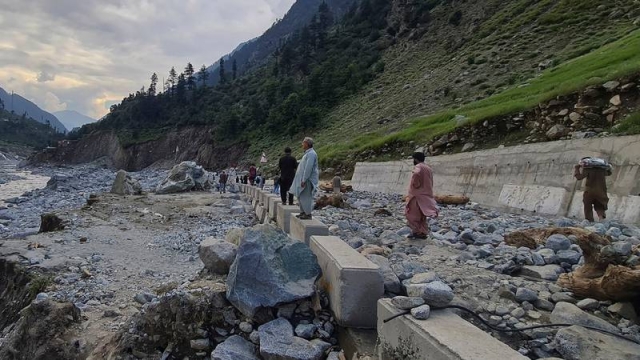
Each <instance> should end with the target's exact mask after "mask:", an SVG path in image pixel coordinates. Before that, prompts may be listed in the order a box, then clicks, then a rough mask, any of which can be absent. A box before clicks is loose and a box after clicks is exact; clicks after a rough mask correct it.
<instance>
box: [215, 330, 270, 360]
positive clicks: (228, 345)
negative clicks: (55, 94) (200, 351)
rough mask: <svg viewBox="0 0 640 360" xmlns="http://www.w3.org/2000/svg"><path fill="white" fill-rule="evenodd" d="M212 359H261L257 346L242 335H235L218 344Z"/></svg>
mask: <svg viewBox="0 0 640 360" xmlns="http://www.w3.org/2000/svg"><path fill="white" fill-rule="evenodd" d="M211 359H212V360H259V359H260V358H259V357H258V352H257V351H256V347H255V346H254V345H253V344H252V343H251V342H249V341H247V340H245V339H244V338H242V337H241V336H238V335H233V336H231V337H230V338H228V339H227V340H225V341H224V342H223V343H222V344H220V345H218V346H216V348H215V350H213V352H212V353H211Z"/></svg>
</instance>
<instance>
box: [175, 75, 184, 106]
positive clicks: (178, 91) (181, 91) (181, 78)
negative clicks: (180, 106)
mask: <svg viewBox="0 0 640 360" xmlns="http://www.w3.org/2000/svg"><path fill="white" fill-rule="evenodd" d="M186 84H187V80H186V78H185V76H184V74H180V75H178V83H177V85H176V96H177V97H178V100H179V101H182V100H184V99H185V88H186Z"/></svg>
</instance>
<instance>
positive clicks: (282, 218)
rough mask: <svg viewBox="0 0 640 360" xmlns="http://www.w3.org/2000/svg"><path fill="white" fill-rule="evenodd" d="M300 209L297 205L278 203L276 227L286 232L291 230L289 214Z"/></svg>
mask: <svg viewBox="0 0 640 360" xmlns="http://www.w3.org/2000/svg"><path fill="white" fill-rule="evenodd" d="M299 211H300V207H299V206H295V205H283V204H282V203H280V204H278V209H277V210H276V212H277V216H278V217H277V221H276V222H277V223H278V227H280V229H282V231H284V232H286V233H287V234H288V233H290V232H291V215H292V214H295V213H297V212H299Z"/></svg>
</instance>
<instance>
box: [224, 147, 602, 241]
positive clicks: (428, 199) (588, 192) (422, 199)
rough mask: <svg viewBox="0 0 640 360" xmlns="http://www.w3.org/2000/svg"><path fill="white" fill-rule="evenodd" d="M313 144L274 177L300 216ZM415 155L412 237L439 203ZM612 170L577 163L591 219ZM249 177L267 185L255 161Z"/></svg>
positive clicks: (310, 199) (313, 177) (425, 229)
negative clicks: (300, 156)
mask: <svg viewBox="0 0 640 360" xmlns="http://www.w3.org/2000/svg"><path fill="white" fill-rule="evenodd" d="M313 145H314V141H313V139H312V138H309V137H306V138H304V140H303V141H302V149H303V151H304V155H303V156H302V159H301V160H300V163H298V161H297V160H296V159H295V158H294V157H293V156H292V155H291V148H289V147H287V148H285V150H284V156H282V157H281V158H280V160H279V162H278V169H279V170H280V174H279V176H277V177H276V178H275V179H274V192H275V193H278V192H279V193H280V197H281V200H282V203H283V204H285V205H286V204H289V205H293V199H294V197H296V198H297V199H298V205H299V206H300V214H298V215H297V217H298V218H300V219H311V211H312V210H313V205H314V197H315V194H316V192H317V191H318V183H319V169H318V155H317V154H316V152H315V150H314V149H313ZM412 158H413V164H414V169H413V172H412V174H411V180H410V181H409V188H408V191H407V196H406V198H405V201H406V205H405V217H406V219H407V224H408V226H409V227H410V228H411V235H409V238H410V239H426V238H427V236H428V234H429V226H428V222H427V220H428V219H429V218H436V217H438V206H437V204H436V200H435V196H434V193H433V172H432V170H431V168H430V167H429V166H428V165H427V164H425V155H424V153H422V152H415V153H413V155H412ZM583 160H584V159H583ZM610 174H611V172H610V170H607V169H606V168H603V167H591V166H589V167H587V166H584V165H576V166H575V169H574V177H575V178H576V179H577V180H583V179H586V184H585V191H584V197H583V203H584V215H585V218H586V219H587V220H589V221H594V217H593V211H594V210H595V212H596V214H598V217H599V218H600V219H601V220H603V219H605V218H606V213H605V212H606V210H607V205H608V202H609V198H608V197H607V185H606V179H605V177H606V176H608V175H610ZM227 178H228V177H227V175H226V173H225V172H224V171H223V172H222V175H221V176H220V184H221V187H220V188H221V190H220V191H221V192H225V185H226V182H227ZM248 180H249V182H250V183H251V184H252V185H254V184H256V185H257V186H259V187H261V188H263V187H264V179H263V178H262V176H260V174H259V173H258V172H257V169H256V168H255V166H253V165H252V166H251V167H250V168H249V175H248ZM245 183H246V176H245Z"/></svg>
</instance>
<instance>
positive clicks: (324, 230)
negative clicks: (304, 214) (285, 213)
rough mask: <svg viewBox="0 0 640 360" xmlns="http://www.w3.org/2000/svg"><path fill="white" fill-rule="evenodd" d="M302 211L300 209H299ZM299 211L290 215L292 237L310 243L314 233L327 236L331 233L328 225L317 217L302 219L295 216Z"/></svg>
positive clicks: (290, 233)
mask: <svg viewBox="0 0 640 360" xmlns="http://www.w3.org/2000/svg"><path fill="white" fill-rule="evenodd" d="M298 211H300V210H298ZM295 215H297V213H293V214H291V215H290V216H289V217H290V220H289V221H290V230H291V231H290V232H289V235H291V237H292V238H294V239H296V240H300V241H302V242H304V243H305V244H307V245H309V241H311V237H312V236H314V235H319V236H326V235H329V228H328V227H327V225H325V224H323V223H321V222H320V221H318V220H316V219H311V220H300V219H298V218H297V217H295Z"/></svg>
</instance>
